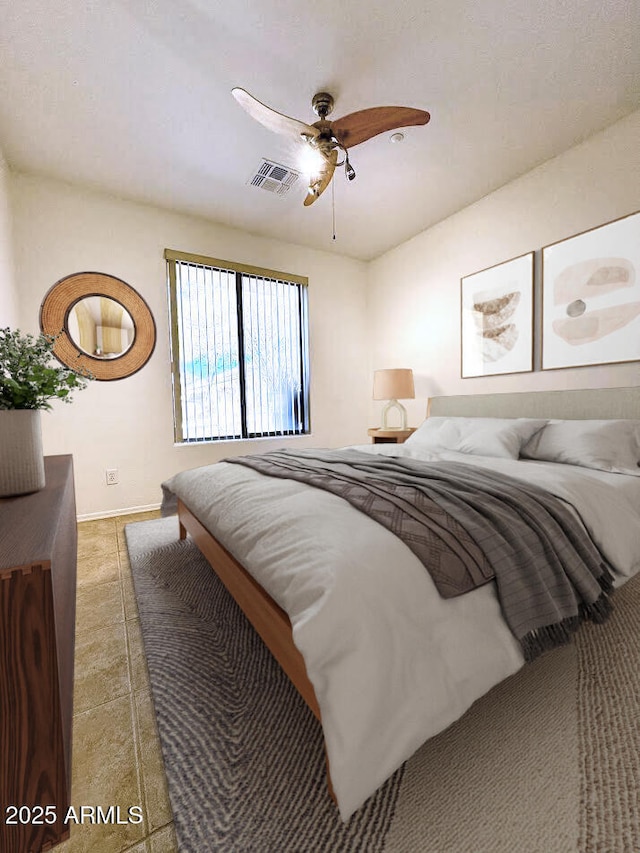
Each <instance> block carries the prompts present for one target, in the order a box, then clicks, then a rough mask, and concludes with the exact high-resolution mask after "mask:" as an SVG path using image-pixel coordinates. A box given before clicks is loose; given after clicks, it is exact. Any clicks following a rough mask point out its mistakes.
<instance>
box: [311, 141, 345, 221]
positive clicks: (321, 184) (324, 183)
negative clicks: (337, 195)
mask: <svg viewBox="0 0 640 853" xmlns="http://www.w3.org/2000/svg"><path fill="white" fill-rule="evenodd" d="M323 156H324V155H323ZM337 162H338V152H337V151H336V150H335V149H334V150H333V151H332V152H331V153H330V154H329V155H328V156H327V157H326V158H325V162H324V163H323V165H322V167H321V168H320V171H319V172H318V173H317V174H316V175H314V177H313V178H312V179H311V181H310V182H309V189H308V190H307V195H306V197H305V200H304V206H305V207H309V205H310V204H313V202H314V201H315V200H316V199H317V198H320V196H321V195H322V193H323V192H324V191H325V190H326V188H327V187H328V186H329V184H330V183H331V178H332V177H333V173H334V172H335V168H336V163H337Z"/></svg>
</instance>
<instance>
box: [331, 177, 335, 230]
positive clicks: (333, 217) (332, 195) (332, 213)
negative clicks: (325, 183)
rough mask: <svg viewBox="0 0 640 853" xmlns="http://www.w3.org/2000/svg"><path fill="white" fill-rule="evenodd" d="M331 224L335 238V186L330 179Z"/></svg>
mask: <svg viewBox="0 0 640 853" xmlns="http://www.w3.org/2000/svg"><path fill="white" fill-rule="evenodd" d="M331 225H332V228H333V239H334V240H335V239H336V188H335V184H334V183H333V181H331Z"/></svg>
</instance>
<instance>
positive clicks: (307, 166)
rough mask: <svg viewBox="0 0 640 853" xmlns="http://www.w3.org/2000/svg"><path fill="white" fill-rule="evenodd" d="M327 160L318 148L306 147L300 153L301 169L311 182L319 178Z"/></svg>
mask: <svg viewBox="0 0 640 853" xmlns="http://www.w3.org/2000/svg"><path fill="white" fill-rule="evenodd" d="M324 165H325V159H324V157H323V156H322V154H321V152H320V151H319V149H318V148H316V147H314V146H311V145H305V146H304V148H303V149H302V151H301V152H300V158H299V167H300V171H301V172H302V173H303V175H304V176H305V177H307V178H308V179H309V180H310V181H311V180H312V179H313V178H315V177H317V176H318V175H319V174H320V173H321V172H322V169H323V168H324Z"/></svg>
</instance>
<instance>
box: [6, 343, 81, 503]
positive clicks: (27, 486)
mask: <svg viewBox="0 0 640 853" xmlns="http://www.w3.org/2000/svg"><path fill="white" fill-rule="evenodd" d="M55 341H56V338H55V337H54V336H51V335H44V334H41V335H38V336H37V337H34V336H33V335H29V334H22V333H21V332H20V330H14V331H12V330H11V329H10V328H8V327H7V328H4V329H0V497H8V496H13V495H21V494H26V493H28V492H36V491H38V490H39V489H42V488H44V485H45V476H44V457H43V453H42V429H41V423H40V412H41V411H42V409H47V410H48V409H51V402H52V401H53V400H62V402H64V403H70V402H71V395H72V392H74V391H79V390H82V389H83V388H85V387H86V385H87V382H88V381H89V379H91V376H90V375H88V374H86V373H85V372H76V371H73V370H70V369H69V368H67V367H63V366H62V365H60V364H52V362H54V361H55V359H54V355H53V345H54V343H55Z"/></svg>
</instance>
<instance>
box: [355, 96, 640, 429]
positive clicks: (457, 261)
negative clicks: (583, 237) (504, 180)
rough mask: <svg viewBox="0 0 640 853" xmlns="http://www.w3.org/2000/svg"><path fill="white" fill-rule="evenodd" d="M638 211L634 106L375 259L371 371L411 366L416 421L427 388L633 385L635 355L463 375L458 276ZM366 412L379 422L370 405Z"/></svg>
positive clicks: (410, 404)
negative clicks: (621, 360) (592, 363)
mask: <svg viewBox="0 0 640 853" xmlns="http://www.w3.org/2000/svg"><path fill="white" fill-rule="evenodd" d="M427 191H428V188H427ZM637 210H640V112H636V113H634V114H632V115H631V116H629V117H627V118H626V119H624V120H622V121H620V122H618V123H617V124H615V125H613V126H612V127H610V128H608V129H607V130H605V131H604V132H602V133H599V134H597V135H596V136H593V137H591V138H590V139H588V140H587V141H585V142H584V143H582V144H581V145H578V146H576V147H574V148H573V149H571V150H570V151H568V152H566V153H565V154H563V155H561V156H559V157H556V158H555V159H553V160H550V161H548V162H547V163H545V164H543V165H541V166H540V167H538V168H537V169H534V170H533V171H532V172H529V173H528V174H526V175H524V176H523V177H521V178H519V179H518V180H516V181H513V182H512V183H510V184H508V185H506V186H504V187H502V188H501V189H500V190H498V191H497V192H494V193H492V194H491V195H488V196H486V197H485V198H484V199H482V200H481V201H479V202H477V203H476V204H474V205H472V206H470V207H468V208H466V209H464V210H462V211H460V212H459V213H457V214H455V215H454V216H451V217H450V218H449V219H447V220H445V221H444V222H441V223H440V224H438V225H437V226H435V227H433V228H430V229H429V230H428V231H425V232H423V233H422V234H419V235H418V236H416V237H415V238H413V239H412V240H410V241H408V242H406V243H404V244H402V245H401V246H399V247H398V248H396V249H394V250H393V251H390V252H388V253H386V254H385V255H383V256H382V257H380V258H379V259H377V260H376V261H374V262H372V263H371V265H370V270H369V287H368V311H369V340H370V341H371V349H370V362H369V372H371V371H372V370H373V369H376V368H381V367H411V368H413V369H414V371H415V372H416V394H417V397H418V398H417V399H416V400H415V401H407V404H406V405H407V408H408V409H409V411H410V419H411V421H412V422H413V423H414V424H415V423H418V422H419V421H420V420H421V419H422V417H423V414H424V408H425V402H426V399H427V397H429V396H432V395H434V394H443V393H444V394H474V393H494V392H495V393H500V392H507V391H518V390H538V389H549V388H559V389H562V388H588V387H610V386H619V385H627V384H628V385H639V384H640V366H639V364H638V363H637V362H636V363H629V364H624V365H615V366H614V365H610V366H603V367H591V368H588V367H582V368H574V369H566V370H549V371H539V370H536V371H535V372H533V373H526V374H512V375H510V376H494V377H484V378H481V379H461V378H460V278H461V277H462V276H465V275H469V274H470V273H473V272H476V271H479V270H482V269H486V268H487V267H489V266H492V265H493V264H497V263H501V262H502V261H505V260H509V259H510V258H513V257H517V256H518V255H521V254H524V253H525V252H530V251H532V250H538V249H540V248H541V247H542V246H545V245H547V244H549V243H553V242H556V241H557V240H562V239H563V238H565V237H569V236H571V235H572V234H576V233H578V232H580V231H584V230H586V229H589V228H593V227H595V226H597V225H601V224H603V223H604V222H607V221H610V220H612V219H615V218H617V217H620V216H624V215H626V214H628V213H632V212H634V211H637ZM538 260H539V255H536V261H538ZM536 284H537V285H539V282H536ZM537 290H538V291H539V286H538V287H537ZM635 325H636V327H637V329H636V331H637V333H638V334H640V320H636V321H635ZM536 355H537V352H536ZM370 417H371V418H372V422H377V420H378V407H377V405H376V404H372V403H370Z"/></svg>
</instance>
